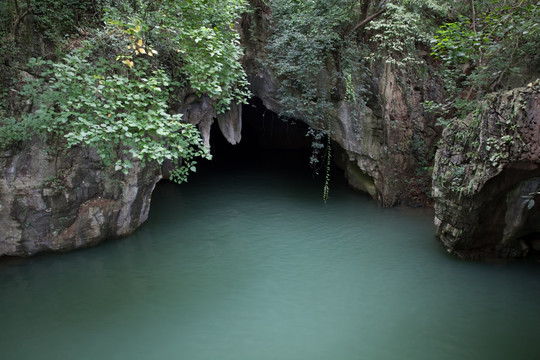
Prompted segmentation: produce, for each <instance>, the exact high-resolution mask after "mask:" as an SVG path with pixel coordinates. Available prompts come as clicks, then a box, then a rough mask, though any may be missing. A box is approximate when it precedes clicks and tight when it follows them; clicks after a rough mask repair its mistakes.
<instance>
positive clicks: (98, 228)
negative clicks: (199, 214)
mask: <svg viewBox="0 0 540 360" xmlns="http://www.w3.org/2000/svg"><path fill="white" fill-rule="evenodd" d="M0 169H2V170H1V171H2V174H1V176H0V256H2V255H14V256H29V255H33V254H36V253H39V252H52V251H56V252H58V251H68V250H72V249H75V248H80V247H87V246H91V245H95V244H98V243H100V242H102V241H104V240H106V239H108V238H114V237H120V236H125V235H128V234H130V233H131V232H133V231H134V230H135V229H136V228H137V227H138V226H140V225H141V224H142V223H143V222H144V221H145V220H146V219H147V217H148V211H149V209H150V198H151V194H152V190H153V189H154V186H155V184H156V183H157V181H158V180H159V179H160V178H161V175H160V171H159V168H158V167H157V166H147V167H146V168H141V167H140V164H138V163H137V162H134V166H133V168H132V169H131V170H130V171H129V173H128V174H127V175H124V174H122V173H121V172H117V171H114V169H113V168H112V167H104V166H103V164H102V162H101V160H100V158H99V157H98V156H97V155H96V154H95V152H93V151H89V150H87V149H82V148H72V149H69V150H64V151H60V152H59V153H58V154H55V152H53V151H51V149H50V147H49V146H48V145H47V144H44V143H42V142H39V141H35V142H31V143H26V144H24V145H23V146H22V148H21V149H19V150H17V151H16V150H10V151H6V152H3V153H1V154H0Z"/></svg>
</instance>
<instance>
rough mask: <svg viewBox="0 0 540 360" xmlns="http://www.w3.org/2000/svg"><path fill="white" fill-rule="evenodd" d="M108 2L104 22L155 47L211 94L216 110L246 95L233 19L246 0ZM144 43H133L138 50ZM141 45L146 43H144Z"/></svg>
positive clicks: (176, 70)
mask: <svg viewBox="0 0 540 360" xmlns="http://www.w3.org/2000/svg"><path fill="white" fill-rule="evenodd" d="M133 3H134V4H125V5H124V7H121V6H118V5H115V6H114V7H110V8H108V15H107V18H106V21H107V23H108V24H109V25H110V26H111V27H113V28H114V27H116V29H117V30H120V31H121V32H123V33H124V34H125V35H126V36H130V37H131V38H132V40H134V41H133V43H136V42H138V41H139V40H140V41H141V42H142V43H144V44H148V45H150V46H152V47H154V48H156V49H157V50H158V51H159V53H162V54H163V59H164V61H166V62H167V64H168V65H169V66H170V67H171V71H173V72H174V73H177V76H178V77H179V78H181V79H186V80H187V81H188V85H189V86H190V87H191V88H193V89H194V90H195V91H196V92H197V93H198V94H199V96H202V95H207V96H209V97H210V98H211V99H212V100H214V107H215V109H216V111H217V112H218V113H221V112H224V111H225V110H227V109H228V108H229V106H230V104H231V103H232V102H236V103H240V102H245V101H246V99H247V97H248V96H249V95H250V94H249V92H248V90H247V76H246V74H245V72H244V70H243V68H242V65H241V63H240V59H241V57H242V55H243V51H242V48H241V46H240V38H239V34H238V32H237V31H235V29H234V26H235V25H234V24H235V22H236V21H237V19H238V18H239V17H240V14H241V13H242V12H244V11H245V10H246V9H247V5H246V2H245V1H244V0H211V1H208V0H189V1H172V0H169V1H161V2H146V1H133ZM140 48H142V47H137V48H133V50H138V49H140ZM143 49H144V48H143Z"/></svg>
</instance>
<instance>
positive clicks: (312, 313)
mask: <svg viewBox="0 0 540 360" xmlns="http://www.w3.org/2000/svg"><path fill="white" fill-rule="evenodd" d="M284 156H287V155H284ZM284 163H285V161H284V159H281V160H279V161H277V162H270V163H267V165H266V166H255V164H254V163H249V164H247V165H246V164H244V165H243V166H242V167H235V166H233V165H226V166H224V167H221V168H219V169H217V170H215V169H214V170H211V169H207V170H206V171H203V172H202V173H199V174H198V175H197V176H195V177H193V178H192V181H191V182H190V183H189V184H186V185H183V186H176V185H172V184H168V183H164V184H160V185H159V186H158V188H157V190H156V192H155V194H154V198H153V202H152V210H151V213H150V218H149V221H148V222H147V223H146V224H145V225H144V226H143V227H141V228H140V229H139V230H137V231H136V232H135V234H133V235H132V236H130V237H128V238H125V239H121V240H117V241H112V242H108V243H106V244H103V245H101V246H99V247H96V248H92V249H86V250H82V251H77V252H73V253H70V254H65V255H59V256H45V257H37V258H34V259H30V260H27V261H23V262H17V263H11V262H9V263H6V262H5V261H4V262H3V263H2V264H1V267H0V286H1V292H0V358H1V359H3V360H11V359H55V360H62V359H80V360H82V359H92V360H94V359H126V360H136V359H182V360H199V359H200V360H203V359H204V360H228V359H230V360H266V359H268V360H304V359H305V360H318V359H321V360H329V359H335V360H349V359H350V360H358V359H365V360H378V359H400V360H402V359H414V360H421V359H430V360H444V359H460V360H465V359H471V360H482V359H486V360H496V359H505V360H506V359H531V360H533V359H535V360H536V359H540V337H539V336H540V331H539V330H540V267H539V266H538V265H537V264H524V263H511V264H504V265H501V264H486V263H470V262H462V261H458V260H456V259H454V258H453V257H450V256H448V255H447V254H446V253H445V252H444V250H443V249H442V247H441V246H440V245H439V244H438V243H437V242H436V240H435V239H434V237H433V233H434V228H433V225H432V214H431V213H430V212H429V211H426V210H410V209H381V208H378V207H377V206H376V204H374V203H373V202H372V201H371V200H370V199H367V198H366V197H364V196H361V195H359V194H357V193H355V192H352V191H350V190H348V189H347V188H346V186H344V184H343V183H342V182H341V181H340V180H338V177H337V176H334V180H333V185H332V190H331V199H330V202H329V203H328V205H327V206H324V205H323V204H322V201H321V193H322V187H321V184H320V182H318V181H313V180H312V177H311V172H310V171H301V168H302V166H301V165H292V166H286V165H285V164H284ZM281 165H283V166H281Z"/></svg>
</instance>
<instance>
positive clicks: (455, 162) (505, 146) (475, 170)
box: [433, 81, 540, 259]
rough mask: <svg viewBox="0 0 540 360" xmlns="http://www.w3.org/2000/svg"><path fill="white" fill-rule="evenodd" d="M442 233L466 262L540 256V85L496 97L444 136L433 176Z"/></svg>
mask: <svg viewBox="0 0 540 360" xmlns="http://www.w3.org/2000/svg"><path fill="white" fill-rule="evenodd" d="M433 196H434V199H435V216H436V217H435V223H436V225H437V236H438V238H439V239H440V240H441V242H442V243H443V244H444V246H445V247H446V248H447V249H448V251H449V252H451V253H453V254H456V255H458V256H460V257H462V258H467V259H475V258H516V257H522V256H525V255H527V254H528V253H531V252H533V251H540V82H539V81H537V82H536V83H535V84H530V85H529V87H527V88H518V89H514V90H512V91H508V92H505V93H500V94H493V95H492V96H490V97H489V98H488V99H486V100H485V103H484V108H483V110H482V111H481V112H480V114H479V115H476V114H471V115H470V116H469V117H468V118H467V119H466V120H465V121H464V122H459V121H455V122H454V123H452V124H451V126H449V127H448V128H447V129H446V130H445V131H444V133H443V137H442V140H441V146H440V147H439V149H438V151H437V154H436V161H435V168H434V172H433Z"/></svg>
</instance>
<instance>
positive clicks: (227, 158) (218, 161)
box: [200, 98, 314, 171]
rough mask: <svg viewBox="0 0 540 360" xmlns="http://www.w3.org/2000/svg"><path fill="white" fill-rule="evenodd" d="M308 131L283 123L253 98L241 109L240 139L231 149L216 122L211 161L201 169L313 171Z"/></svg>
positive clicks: (212, 132)
mask: <svg viewBox="0 0 540 360" xmlns="http://www.w3.org/2000/svg"><path fill="white" fill-rule="evenodd" d="M308 129H309V127H308V126H307V125H306V124H304V123H302V122H300V121H285V120H282V119H281V118H280V117H279V116H278V115H277V114H276V113H274V112H272V111H270V110H268V109H266V108H265V107H264V105H263V103H262V101H261V100H260V99H258V98H253V99H251V100H250V102H249V103H248V104H246V105H243V108H242V139H241V141H240V142H239V143H238V144H236V145H231V144H230V143H229V142H228V141H227V140H226V139H225V137H224V136H223V135H222V134H221V130H220V129H219V126H218V124H217V122H214V124H213V125H212V128H211V133H210V149H211V154H212V160H211V161H204V164H203V162H201V164H200V165H201V166H202V167H204V168H207V167H213V168H216V167H217V168H218V169H220V170H222V169H224V168H225V169H234V168H244V167H254V166H275V167H286V168H295V169H298V170H301V171H314V170H313V169H311V167H310V164H309V158H310V156H311V137H309V136H306V133H307V131H308Z"/></svg>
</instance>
